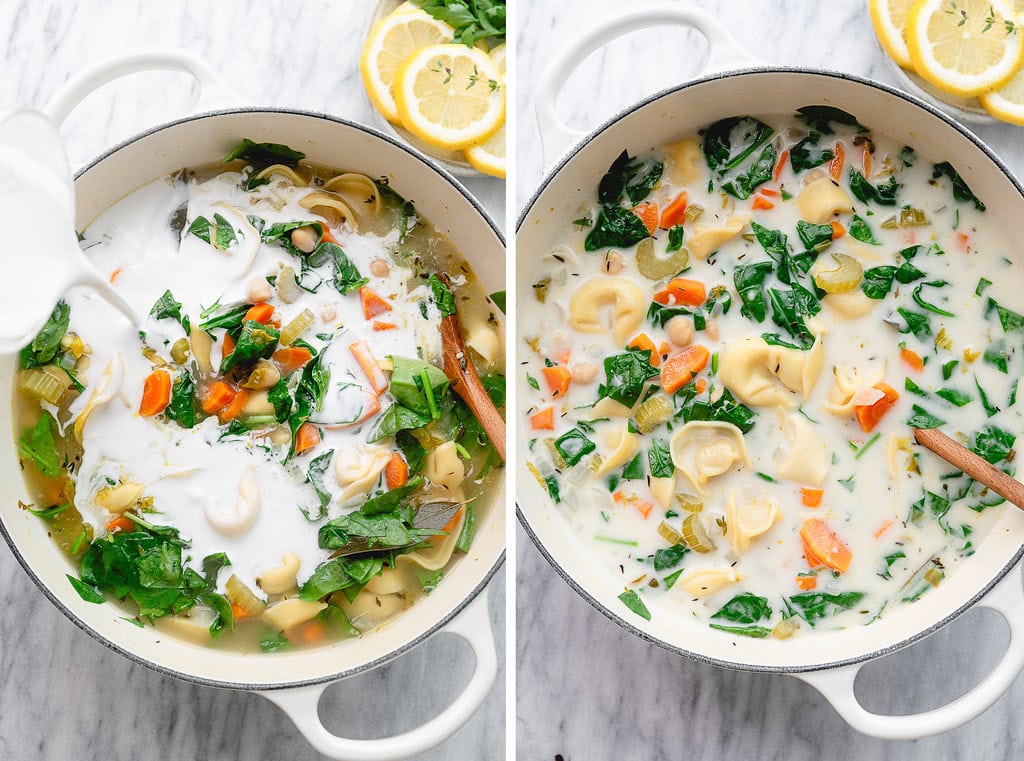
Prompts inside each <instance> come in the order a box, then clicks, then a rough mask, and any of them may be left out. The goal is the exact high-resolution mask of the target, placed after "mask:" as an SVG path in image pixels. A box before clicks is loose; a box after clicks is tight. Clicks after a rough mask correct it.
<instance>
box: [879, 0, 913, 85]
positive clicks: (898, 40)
mask: <svg viewBox="0 0 1024 761" xmlns="http://www.w3.org/2000/svg"><path fill="white" fill-rule="evenodd" d="M915 2H917V0H870V3H869V5H868V9H869V11H870V12H871V23H872V24H873V25H874V27H875V34H876V35H878V41H879V42H880V43H882V49H883V50H885V52H886V53H887V54H888V55H889V57H890V58H891V59H892V60H894V61H895V62H896V63H898V64H899V65H900V66H902V67H903V68H904V69H912V68H913V67H914V64H913V62H911V60H910V50H908V49H907V38H906V37H905V36H904V33H905V30H906V28H907V18H908V17H909V16H910V9H911V8H913V7H914V3H915Z"/></svg>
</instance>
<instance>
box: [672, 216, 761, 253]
mask: <svg viewBox="0 0 1024 761" xmlns="http://www.w3.org/2000/svg"><path fill="white" fill-rule="evenodd" d="M748 224H750V217H747V216H742V217H729V219H727V220H726V221H725V224H724V225H722V226H721V227H707V226H705V225H696V226H695V227H694V230H693V232H692V233H690V234H689V235H688V236H687V238H686V248H687V249H688V250H689V252H690V254H691V255H692V256H695V257H697V258H698V259H707V258H708V257H709V256H711V255H712V254H713V253H715V251H717V250H718V249H720V248H721V247H722V246H723V245H725V244H726V243H727V242H728V241H730V240H732V239H733V238H735V237H736V236H737V235H739V234H740V233H741V232H743V229H744V228H745V227H746V226H747V225H748Z"/></svg>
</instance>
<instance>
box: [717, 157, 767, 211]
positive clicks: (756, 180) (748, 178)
mask: <svg viewBox="0 0 1024 761" xmlns="http://www.w3.org/2000/svg"><path fill="white" fill-rule="evenodd" d="M777 158H778V154H777V153H776V151H775V146H773V145H766V146H765V147H764V150H763V151H761V155H760V156H758V157H757V160H756V161H755V162H754V163H753V164H751V165H750V167H749V168H748V169H747V171H746V172H741V173H740V174H737V175H736V176H735V177H733V178H732V179H731V180H729V181H728V182H726V183H725V184H723V185H722V190H724V191H725V192H726V193H728V194H729V195H731V196H735V197H736V198H739V199H740V200H744V199H746V198H750V196H751V194H752V193H753V192H754V191H755V190H756V189H757V188H758V187H759V186H761V185H763V184H764V183H766V182H768V181H770V180H771V179H772V173H773V171H774V170H775V160H776V159H777Z"/></svg>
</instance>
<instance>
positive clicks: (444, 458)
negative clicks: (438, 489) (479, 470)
mask: <svg viewBox="0 0 1024 761" xmlns="http://www.w3.org/2000/svg"><path fill="white" fill-rule="evenodd" d="M423 475H424V476H426V477H427V480H428V481H430V483H432V484H437V485H439V486H443V487H445V488H447V489H454V488H455V487H457V486H458V485H459V484H461V483H462V479H463V478H465V477H466V466H465V465H463V463H462V458H461V457H459V449H458V447H456V446H455V442H454V441H446V442H444V443H443V444H441V445H439V446H436V447H434V448H433V449H431V450H430V451H429V452H427V456H426V458H425V459H424V461H423Z"/></svg>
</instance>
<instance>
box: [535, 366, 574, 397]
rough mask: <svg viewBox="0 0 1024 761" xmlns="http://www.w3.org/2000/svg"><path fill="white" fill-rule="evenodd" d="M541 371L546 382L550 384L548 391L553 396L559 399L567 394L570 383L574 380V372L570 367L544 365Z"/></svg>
mask: <svg viewBox="0 0 1024 761" xmlns="http://www.w3.org/2000/svg"><path fill="white" fill-rule="evenodd" d="M541 373H542V374H543V375H544V382H545V383H547V384H548V391H550V392H551V397H552V398H553V399H557V398H558V397H560V396H565V394H566V392H568V390H569V383H570V381H572V373H571V372H569V368H568V367H543V368H541Z"/></svg>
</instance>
